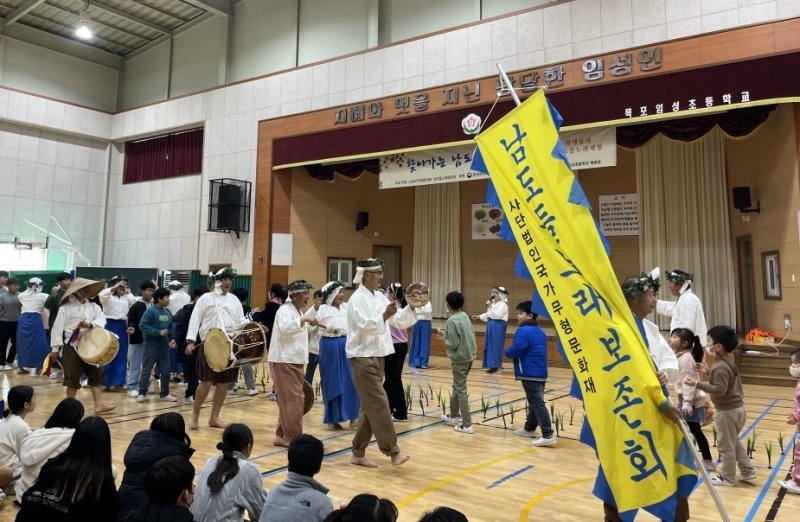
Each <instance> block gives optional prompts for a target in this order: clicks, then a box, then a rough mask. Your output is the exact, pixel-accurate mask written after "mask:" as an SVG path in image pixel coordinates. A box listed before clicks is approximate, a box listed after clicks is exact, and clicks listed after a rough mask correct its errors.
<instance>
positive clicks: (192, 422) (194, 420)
mask: <svg viewBox="0 0 800 522" xmlns="http://www.w3.org/2000/svg"><path fill="white" fill-rule="evenodd" d="M199 416H200V415H199V414H198V413H195V412H194V410H192V420H190V421H189V429H190V430H196V429H197V427H198V426H197V420H198V419H197V418H198V417H199Z"/></svg>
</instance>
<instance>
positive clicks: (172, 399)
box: [158, 395, 178, 402]
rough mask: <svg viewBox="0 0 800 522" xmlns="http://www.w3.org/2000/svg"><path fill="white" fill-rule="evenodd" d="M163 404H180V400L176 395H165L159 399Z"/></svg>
mask: <svg viewBox="0 0 800 522" xmlns="http://www.w3.org/2000/svg"><path fill="white" fill-rule="evenodd" d="M158 400H160V401H161V402H178V399H176V398H175V396H174V395H164V396H163V397H159V399H158Z"/></svg>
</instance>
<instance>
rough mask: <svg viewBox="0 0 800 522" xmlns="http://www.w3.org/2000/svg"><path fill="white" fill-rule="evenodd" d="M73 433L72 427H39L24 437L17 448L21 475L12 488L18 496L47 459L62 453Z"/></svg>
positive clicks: (36, 475)
mask: <svg viewBox="0 0 800 522" xmlns="http://www.w3.org/2000/svg"><path fill="white" fill-rule="evenodd" d="M73 433H75V430H74V429H72V428H41V429H38V430H36V431H34V432H33V433H31V434H30V435H28V436H27V437H25V440H23V441H22V446H21V447H20V450H19V460H20V462H21V463H22V476H21V477H20V478H19V480H18V481H17V486H16V487H15V488H14V494H15V495H17V497H18V498H22V495H23V494H25V492H26V491H28V488H30V487H31V486H33V484H34V483H35V482H36V480H37V479H38V478H39V472H40V471H41V470H42V467H43V466H44V465H45V464H46V463H47V461H48V460H50V459H51V458H54V457H57V456H59V455H61V454H62V453H64V451H65V450H66V449H67V446H69V443H70V442H71V441H72V434H73Z"/></svg>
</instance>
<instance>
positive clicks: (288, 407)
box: [273, 363, 305, 442]
mask: <svg viewBox="0 0 800 522" xmlns="http://www.w3.org/2000/svg"><path fill="white" fill-rule="evenodd" d="M273 369H274V372H275V379H274V381H275V393H276V394H277V395H278V428H277V429H276V430H275V435H277V436H278V437H282V438H283V439H284V440H286V441H287V442H291V440H292V439H293V438H295V437H298V436H300V435H302V434H303V400H304V397H305V395H304V394H303V365H302V364H289V363H275V364H274V365H273Z"/></svg>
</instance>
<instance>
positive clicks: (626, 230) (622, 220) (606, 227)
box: [599, 194, 639, 236]
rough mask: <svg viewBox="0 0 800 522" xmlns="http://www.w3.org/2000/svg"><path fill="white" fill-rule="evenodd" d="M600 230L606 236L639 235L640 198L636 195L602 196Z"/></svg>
mask: <svg viewBox="0 0 800 522" xmlns="http://www.w3.org/2000/svg"><path fill="white" fill-rule="evenodd" d="M599 212H600V230H602V231H603V234H605V235H606V236H638V235H639V198H638V197H637V196H636V194H608V195H606V196H600V208H599Z"/></svg>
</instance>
